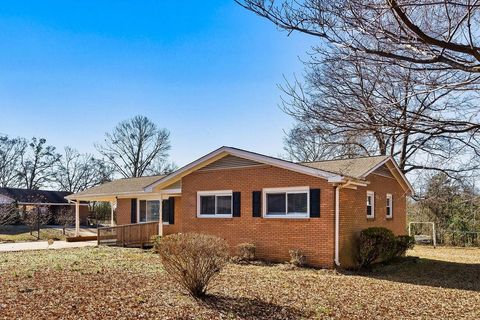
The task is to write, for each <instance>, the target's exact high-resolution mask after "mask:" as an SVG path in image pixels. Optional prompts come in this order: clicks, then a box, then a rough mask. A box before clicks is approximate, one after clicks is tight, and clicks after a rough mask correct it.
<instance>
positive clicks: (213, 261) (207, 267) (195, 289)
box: [158, 233, 228, 298]
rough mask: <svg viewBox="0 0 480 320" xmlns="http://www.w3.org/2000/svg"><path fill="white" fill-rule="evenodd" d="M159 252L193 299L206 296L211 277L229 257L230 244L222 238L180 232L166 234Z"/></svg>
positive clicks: (161, 241) (167, 268) (166, 266)
mask: <svg viewBox="0 0 480 320" xmlns="http://www.w3.org/2000/svg"><path fill="white" fill-rule="evenodd" d="M158 253H159V254H160V259H161V261H162V264H163V268H164V269H165V271H167V272H168V273H169V275H170V276H171V277H172V279H174V280H175V281H177V282H178V283H179V284H180V285H181V286H183V287H184V288H185V289H187V290H188V292H189V293H190V295H191V296H192V297H194V298H203V297H205V295H206V293H207V289H208V286H209V284H210V282H211V280H212V279H213V278H214V277H215V276H216V275H218V273H219V272H220V270H221V269H222V268H223V267H224V265H225V264H226V263H227V260H228V245H227V242H226V241H225V240H223V239H221V238H218V237H215V236H210V235H205V234H197V233H179V234H172V235H168V236H165V237H163V238H162V239H161V240H160V243H159V246H158Z"/></svg>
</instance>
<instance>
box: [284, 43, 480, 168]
mask: <svg viewBox="0 0 480 320" xmlns="http://www.w3.org/2000/svg"><path fill="white" fill-rule="evenodd" d="M309 67H310V68H309V72H308V75H307V78H306V80H307V81H306V84H305V85H302V84H300V83H299V82H298V81H297V82H295V83H294V84H289V83H287V85H286V86H284V87H283V90H284V92H285V93H286V94H287V95H288V96H289V97H290V99H288V100H284V101H283V109H284V110H285V111H286V112H287V113H288V114H290V115H292V116H293V117H294V118H295V119H296V120H297V122H298V126H300V128H301V132H300V133H298V132H296V131H297V130H299V129H298V126H297V127H296V128H294V131H293V132H290V133H289V135H288V136H287V143H286V149H287V151H289V152H291V153H293V154H294V156H293V157H294V158H297V160H312V159H311V157H307V156H305V154H306V153H310V150H313V152H312V153H310V154H313V158H317V159H318V158H325V157H324V156H323V155H322V154H319V153H318V150H322V151H326V152H327V155H328V157H330V158H331V157H335V156H337V157H338V156H341V157H351V156H355V155H356V156H359V155H377V154H381V155H391V156H393V157H395V158H396V159H397V160H398V162H399V165H400V169H401V170H402V171H403V172H404V173H408V172H412V171H414V170H419V169H421V170H434V171H441V172H444V173H446V174H450V175H451V176H454V175H457V174H458V173H467V172H471V171H472V170H474V169H478V168H479V165H480V163H479V161H478V160H479V159H480V135H479V133H480V127H478V125H477V124H478V120H479V119H478V117H479V115H480V108H479V107H478V106H477V104H476V103H475V101H473V100H472V97H471V96H470V95H468V94H467V93H466V92H465V90H462V91H459V90H458V88H457V87H453V86H446V87H443V86H442V84H443V83H448V81H449V80H450V79H449V77H450V76H451V75H449V73H445V72H443V71H431V70H425V71H418V70H417V71H413V70H410V69H403V68H401V67H398V66H397V65H391V64H389V63H388V62H384V63H379V62H371V63H368V62H366V61H362V60H360V59H356V57H355V56H352V55H345V54H344V53H343V52H337V53H335V54H331V55H329V56H328V58H325V59H323V60H322V63H317V62H315V63H311V64H310V65H309ZM307 139H309V140H308V141H307V143H305V140H307ZM312 143H313V144H316V145H315V146H314V147H310V145H311V144H312ZM298 145H302V146H303V149H302V148H298V147H296V146H298ZM292 146H293V147H292ZM306 147H308V149H305V148H306ZM301 158H303V159H301ZM314 160H316V159H314Z"/></svg>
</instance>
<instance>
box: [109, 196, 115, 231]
mask: <svg viewBox="0 0 480 320" xmlns="http://www.w3.org/2000/svg"><path fill="white" fill-rule="evenodd" d="M114 203H115V202H114V201H110V209H111V212H110V226H111V227H113V226H114V225H115V221H114V219H113V211H114V210H113V205H114Z"/></svg>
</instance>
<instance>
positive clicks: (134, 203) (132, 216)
mask: <svg viewBox="0 0 480 320" xmlns="http://www.w3.org/2000/svg"><path fill="white" fill-rule="evenodd" d="M130 221H131V222H132V223H137V198H133V199H131V205H130Z"/></svg>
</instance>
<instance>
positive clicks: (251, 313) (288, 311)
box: [203, 295, 308, 319]
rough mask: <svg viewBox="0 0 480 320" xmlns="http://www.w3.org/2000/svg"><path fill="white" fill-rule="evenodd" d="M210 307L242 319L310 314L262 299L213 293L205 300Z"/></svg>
mask: <svg viewBox="0 0 480 320" xmlns="http://www.w3.org/2000/svg"><path fill="white" fill-rule="evenodd" d="M203 303H204V304H205V305H206V306H207V307H208V308H210V309H212V310H215V311H217V312H220V313H222V314H227V315H234V316H235V317H238V318H240V319H299V318H303V317H306V316H308V315H306V314H305V312H302V311H301V310H298V309H295V308H292V307H283V306H279V305H276V304H273V303H269V302H265V301H262V300H260V299H250V298H245V297H227V296H218V295H211V296H208V297H206V298H205V300H203Z"/></svg>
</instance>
